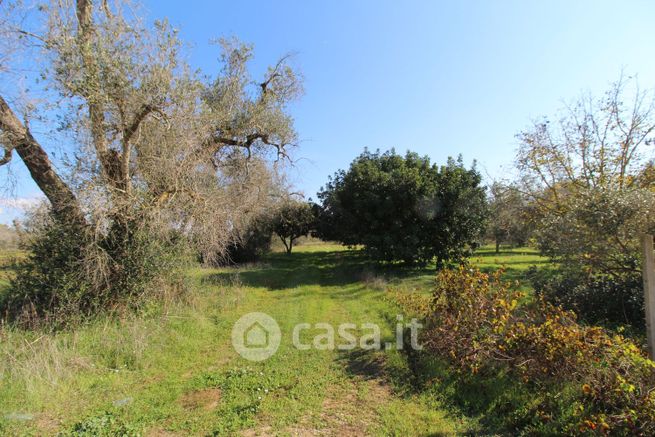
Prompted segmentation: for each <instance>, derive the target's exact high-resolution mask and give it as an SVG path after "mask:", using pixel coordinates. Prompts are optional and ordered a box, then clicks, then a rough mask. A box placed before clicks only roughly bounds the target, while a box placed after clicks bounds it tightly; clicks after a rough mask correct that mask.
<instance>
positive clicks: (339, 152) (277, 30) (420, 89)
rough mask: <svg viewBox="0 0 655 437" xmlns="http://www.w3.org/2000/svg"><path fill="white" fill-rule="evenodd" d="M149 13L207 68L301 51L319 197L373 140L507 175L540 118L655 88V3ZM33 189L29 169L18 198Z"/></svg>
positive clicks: (158, 4)
mask: <svg viewBox="0 0 655 437" xmlns="http://www.w3.org/2000/svg"><path fill="white" fill-rule="evenodd" d="M146 11H147V14H148V19H150V20H153V19H155V18H162V17H168V18H169V19H170V21H171V22H172V23H173V24H174V25H175V26H176V27H179V29H180V31H181V36H182V38H183V39H184V40H186V41H188V42H190V43H192V45H193V47H192V49H191V57H190V61H191V63H192V64H193V65H194V66H196V67H198V68H201V69H202V70H204V71H205V72H215V71H217V68H218V64H217V56H218V52H217V47H215V46H212V45H210V44H209V41H210V40H211V39H213V38H216V37H219V36H232V35H233V36H237V37H238V38H240V39H242V40H244V41H246V42H250V43H253V44H254V45H255V55H256V59H255V60H254V62H253V63H252V67H253V71H255V72H261V71H263V69H264V68H265V66H266V65H267V64H270V63H274V62H275V61H276V59H277V58H278V57H279V56H280V55H283V54H285V53H287V52H290V51H291V52H296V53H297V56H296V58H295V61H294V62H295V63H296V65H297V66H298V67H300V69H301V70H302V72H303V74H304V76H305V89H306V94H305V96H304V97H303V98H302V100H301V101H300V102H299V103H298V104H296V105H295V106H294V107H293V109H292V110H293V114H294V116H295V119H296V127H297V130H298V132H299V135H300V138H301V140H302V143H301V147H300V148H299V149H297V150H295V152H294V157H295V158H296V159H297V160H298V161H297V163H296V167H295V168H294V169H293V170H292V171H291V176H292V178H291V179H292V181H293V182H294V183H295V185H296V186H297V188H299V189H301V190H303V191H304V192H305V193H306V194H307V195H308V196H313V197H315V192H316V191H317V190H318V189H319V187H320V186H321V185H322V184H323V183H324V182H325V181H326V179H327V176H328V175H329V174H332V173H333V172H335V171H336V170H338V169H340V168H345V167H347V166H348V164H349V163H350V161H351V160H352V159H353V158H354V157H355V156H356V155H357V154H359V153H360V152H361V151H362V149H363V148H364V147H365V146H367V147H369V148H373V149H375V148H381V149H388V148H391V147H395V148H396V150H397V151H399V152H403V151H405V150H407V149H411V150H414V151H417V152H419V153H421V154H427V155H429V156H430V157H431V158H432V159H433V160H435V161H437V162H444V161H445V159H446V157H448V156H455V155H457V154H460V153H461V154H463V156H464V159H465V161H466V162H471V161H472V160H473V159H476V160H477V161H478V164H479V168H480V169H481V171H482V172H483V173H484V174H485V175H490V176H491V177H501V176H504V175H506V174H507V172H508V171H511V164H512V160H513V155H514V151H515V149H516V146H517V144H516V141H515V138H514V135H515V134H516V133H517V132H519V131H520V130H521V129H523V128H524V127H526V126H527V125H528V124H529V122H530V120H531V119H533V118H535V117H538V116H540V115H549V114H553V112H554V111H555V110H556V109H557V108H559V107H561V105H562V102H563V101H566V100H570V99H573V98H575V97H577V96H578V95H579V94H580V93H581V92H582V91H591V92H592V93H594V94H600V93H601V92H602V91H604V90H605V89H606V88H607V86H608V84H609V82H611V81H613V80H616V79H617V78H618V77H619V75H620V73H621V70H622V69H623V70H624V71H625V73H626V74H629V75H633V74H637V75H638V77H639V82H640V85H641V86H642V87H653V86H655V26H654V24H655V2H654V1H646V0H644V1H639V0H634V1H618V0H617V1H598V0H596V1H570V0H569V1H551V0H549V1H546V0H543V1H539V2H537V1H525V0H524V1H504V0H496V1H491V0H489V1H481V0H480V1H455V0H452V1H448V2H446V1H427V0H426V1H420V2H419V1H382V0H370V1H356V0H350V1H346V0H342V1H322V2H319V1H309V0H304V1H301V0H298V1H245V0H240V1H234V0H233V1H229V2H228V1H211V0H202V1H199V0H194V1H186V2H180V1H179V0H146ZM36 193H38V190H37V189H36V188H35V187H34V186H33V184H32V183H31V182H30V181H29V180H27V179H26V178H23V177H21V180H20V181H19V188H18V190H17V195H18V196H21V197H27V196H31V195H35V194H36ZM0 208H2V206H0ZM3 209H4V213H2V214H0V221H1V222H7V221H8V220H9V219H10V217H11V215H12V214H14V213H15V212H14V213H12V211H11V210H10V209H8V208H3Z"/></svg>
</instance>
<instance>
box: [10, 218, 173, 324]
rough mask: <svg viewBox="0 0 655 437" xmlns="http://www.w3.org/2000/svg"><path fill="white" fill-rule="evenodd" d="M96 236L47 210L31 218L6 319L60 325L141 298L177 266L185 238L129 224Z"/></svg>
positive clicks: (11, 287)
mask: <svg viewBox="0 0 655 437" xmlns="http://www.w3.org/2000/svg"><path fill="white" fill-rule="evenodd" d="M127 229H130V231H129V232H121V231H119V230H118V229H111V230H110V231H109V232H108V233H107V234H106V236H104V237H102V238H100V239H95V238H94V236H92V235H89V234H88V230H87V229H80V228H78V227H75V226H74V225H71V224H68V223H60V222H58V221H56V220H52V219H51V218H50V217H49V216H43V217H40V218H38V219H36V220H34V221H33V223H32V227H31V229H30V230H29V232H28V233H26V236H25V241H24V242H23V243H22V244H23V246H24V248H25V249H26V250H27V251H28V253H29V255H28V256H27V257H26V258H25V259H24V260H22V261H19V262H18V263H17V264H16V265H15V272H16V274H15V277H14V278H13V279H12V281H11V284H10V287H9V289H8V290H7V291H6V292H5V293H4V294H3V295H2V296H0V312H1V314H2V319H3V320H5V321H9V322H16V323H19V324H25V325H48V326H51V327H56V326H61V325H64V324H68V323H71V322H75V321H79V320H80V319H83V318H84V317H86V316H89V315H92V314H96V313H99V312H102V311H107V310H109V311H111V310H115V309H117V308H119V307H122V306H125V305H130V304H137V303H138V302H139V300H140V299H141V298H142V297H143V296H144V295H146V294H149V293H151V292H152V293H155V292H157V290H153V287H152V284H153V282H154V281H155V280H156V279H159V278H162V277H163V276H172V275H174V274H175V272H177V267H179V265H180V262H181V261H182V260H183V259H184V257H183V253H184V249H183V248H184V243H183V239H182V238H181V237H179V236H176V235H174V234H170V235H169V236H168V237H167V238H163V236H161V235H158V234H156V233H154V232H149V229H147V227H146V226H142V227H141V228H140V229H139V228H137V227H136V226H129V227H127Z"/></svg>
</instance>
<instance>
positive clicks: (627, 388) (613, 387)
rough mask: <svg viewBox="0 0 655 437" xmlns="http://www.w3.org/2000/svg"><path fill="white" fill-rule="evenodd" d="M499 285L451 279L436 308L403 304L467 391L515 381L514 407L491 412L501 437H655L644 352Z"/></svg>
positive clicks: (466, 275) (650, 369)
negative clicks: (593, 436) (474, 386)
mask: <svg viewBox="0 0 655 437" xmlns="http://www.w3.org/2000/svg"><path fill="white" fill-rule="evenodd" d="M500 278H501V272H497V273H496V274H494V275H493V276H489V275H487V274H484V273H481V272H480V271H477V270H468V269H465V268H460V269H459V270H444V271H442V272H440V273H439V274H438V276H437V281H436V286H435V289H434V292H433V295H432V296H431V297H430V298H425V297H418V296H415V295H411V296H407V295H404V296H401V298H400V300H399V302H400V303H401V304H407V302H408V301H409V302H412V303H411V304H410V305H406V306H407V307H408V308H410V309H411V310H412V311H413V312H414V313H415V314H418V315H422V316H423V318H424V321H425V327H424V329H423V331H422V338H421V341H422V343H423V345H424V346H425V351H426V352H427V353H428V354H433V355H434V356H436V357H439V358H440V359H443V360H446V361H447V362H449V363H450V364H451V365H452V366H453V367H454V368H455V369H456V374H457V375H459V376H458V378H459V379H460V381H465V382H466V383H467V384H468V385H471V381H478V382H479V383H480V384H481V385H482V386H486V385H489V384H490V382H489V381H491V380H496V381H500V382H501V383H502V381H503V380H505V379H507V378H508V377H509V379H510V380H512V381H513V382H512V384H511V385H513V386H514V387H515V388H514V390H513V392H511V393H509V394H507V396H509V398H507V399H505V400H502V401H501V400H500V399H495V400H494V401H493V402H494V405H491V406H490V407H489V408H490V411H488V412H487V414H492V415H493V416H495V420H496V421H497V422H500V423H501V425H502V428H503V429H502V431H503V432H508V433H512V434H528V435H534V434H539V435H561V434H567V435H571V434H590V433H591V434H595V433H597V434H612V435H643V436H650V435H653V434H655V392H654V391H653V387H655V363H654V362H653V361H651V360H649V359H648V358H646V356H645V353H644V351H643V350H641V349H640V348H639V347H638V346H636V345H635V344H634V343H632V342H631V341H630V340H628V339H626V338H624V337H622V336H620V335H611V334H609V333H608V332H607V331H605V330H603V329H602V328H599V327H587V326H583V325H580V324H578V323H577V322H576V317H575V314H574V313H572V312H569V311H565V310H563V309H561V308H559V307H555V306H552V305H549V304H547V303H545V302H543V301H537V302H535V303H534V304H531V305H521V304H520V303H519V302H521V299H522V297H523V295H522V293H520V292H518V291H516V290H515V289H513V288H512V287H511V286H510V285H509V284H508V283H505V282H503V281H502V280H501V279H500ZM415 300H418V303H417V302H413V301H415ZM517 396H519V397H521V399H520V402H512V399H514V398H515V397H517Z"/></svg>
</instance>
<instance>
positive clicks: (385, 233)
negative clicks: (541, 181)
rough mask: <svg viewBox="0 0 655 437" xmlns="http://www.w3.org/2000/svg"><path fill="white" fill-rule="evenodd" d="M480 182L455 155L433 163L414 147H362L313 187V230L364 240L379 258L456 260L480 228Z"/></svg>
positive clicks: (482, 209)
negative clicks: (317, 204) (317, 206)
mask: <svg viewBox="0 0 655 437" xmlns="http://www.w3.org/2000/svg"><path fill="white" fill-rule="evenodd" d="M480 183H481V177H480V174H479V173H478V172H477V170H476V169H475V168H471V169H467V168H465V167H464V164H463V162H462V159H461V157H460V159H459V160H454V159H449V160H448V163H447V165H445V166H437V165H436V164H431V163H430V160H429V158H427V157H421V156H419V155H418V154H416V153H411V152H408V153H407V154H406V155H405V156H400V155H398V154H396V153H395V152H394V151H393V150H392V151H390V152H386V153H380V152H379V151H378V152H375V153H371V152H369V151H365V152H364V153H362V154H361V155H360V156H359V157H357V158H356V159H355V160H354V161H353V162H352V164H351V165H350V168H349V169H348V170H347V171H343V170H342V171H339V172H337V173H336V174H335V175H334V177H333V178H331V179H330V180H329V182H328V183H327V184H326V186H325V187H324V188H323V190H322V191H321V192H320V193H319V194H318V197H319V199H320V200H321V202H322V205H321V210H320V212H319V225H318V231H317V236H319V237H320V238H322V239H325V240H333V241H339V242H341V243H343V244H346V245H363V246H364V248H365V250H366V251H367V253H368V254H369V255H370V256H371V257H372V258H374V259H377V260H382V261H396V260H399V261H404V262H406V263H426V262H429V261H431V260H433V259H434V258H436V259H437V263H438V264H439V265H441V264H443V263H447V262H450V261H460V260H462V259H463V258H464V257H465V256H466V255H467V254H468V250H469V248H470V247H471V246H473V245H475V244H476V242H477V240H478V238H479V237H480V235H481V233H482V232H483V230H484V227H485V223H484V222H485V217H486V213H487V205H486V199H485V190H484V188H483V187H482V186H480Z"/></svg>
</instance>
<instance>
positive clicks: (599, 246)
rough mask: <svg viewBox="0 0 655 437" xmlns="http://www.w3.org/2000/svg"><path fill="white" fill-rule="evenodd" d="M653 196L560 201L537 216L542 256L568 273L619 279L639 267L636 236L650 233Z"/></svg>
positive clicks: (602, 195)
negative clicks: (565, 269)
mask: <svg viewBox="0 0 655 437" xmlns="http://www.w3.org/2000/svg"><path fill="white" fill-rule="evenodd" d="M654 213H655V192H653V191H650V190H647V189H640V188H639V189H637V188H634V189H632V188H631V189H627V188H625V189H621V190H619V189H614V188H607V189H605V188H592V189H579V190H578V191H577V192H576V193H575V194H570V195H561V196H560V197H559V205H558V206H557V207H556V208H555V209H547V210H544V211H542V212H541V213H540V215H539V226H538V229H537V231H536V237H537V241H538V244H539V248H540V249H541V251H542V253H544V254H545V255H547V256H549V257H551V258H552V259H554V260H555V261H559V262H562V263H563V264H565V265H567V266H568V268H573V267H575V268H576V269H578V270H580V271H584V272H592V273H595V274H597V273H606V274H614V275H615V274H624V273H625V272H638V271H639V267H640V246H639V236H640V235H641V234H643V233H655V220H654V218H653V217H655V216H654Z"/></svg>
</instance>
